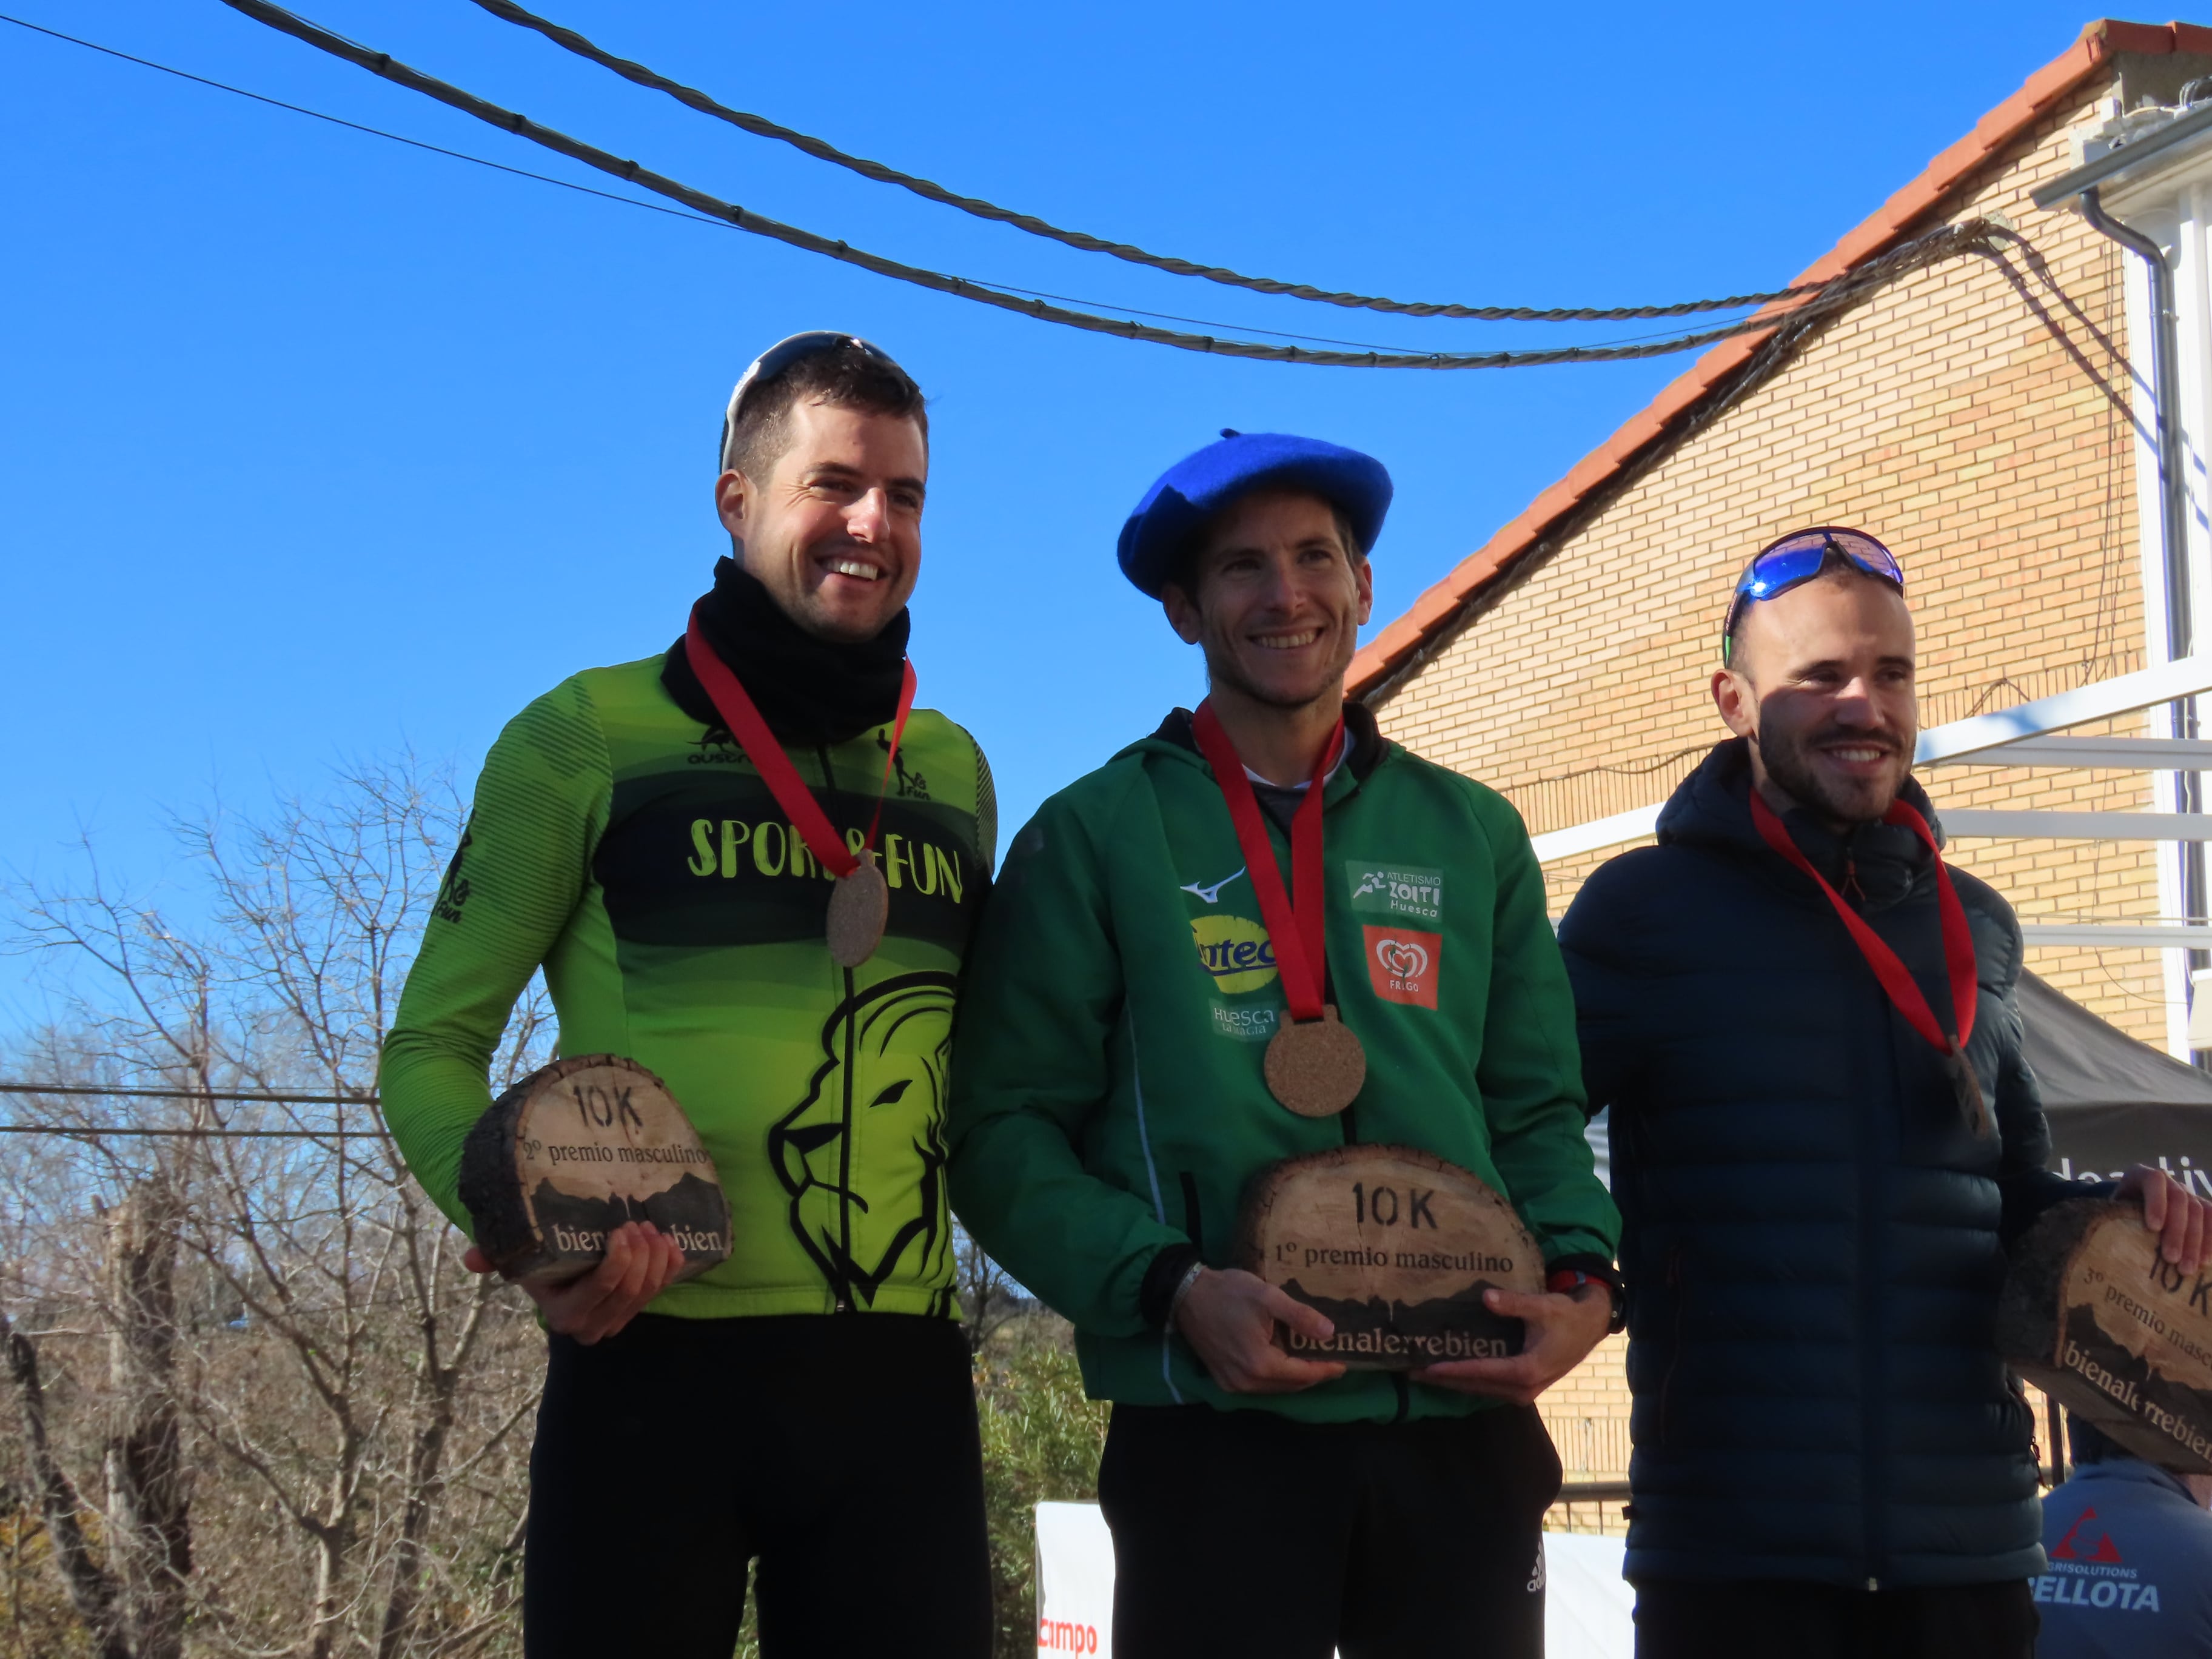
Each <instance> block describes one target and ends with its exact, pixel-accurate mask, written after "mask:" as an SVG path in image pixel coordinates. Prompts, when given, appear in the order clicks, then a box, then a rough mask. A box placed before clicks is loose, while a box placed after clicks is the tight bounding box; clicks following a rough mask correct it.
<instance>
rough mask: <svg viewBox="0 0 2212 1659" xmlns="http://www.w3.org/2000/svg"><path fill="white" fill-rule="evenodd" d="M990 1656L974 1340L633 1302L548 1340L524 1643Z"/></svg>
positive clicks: (705, 1656) (858, 1317) (901, 1324)
mask: <svg viewBox="0 0 2212 1659" xmlns="http://www.w3.org/2000/svg"><path fill="white" fill-rule="evenodd" d="M754 1556H757V1557H758V1558H759V1559H760V1582H759V1585H758V1588H757V1601H758V1602H759V1606H760V1632H761V1648H762V1651H763V1655H764V1656H766V1659H844V1656H848V1655H850V1656H854V1659H858V1656H861V1655H866V1656H868V1659H879V1656H881V1655H882V1654H884V1652H886V1651H888V1650H890V1648H892V1647H896V1649H897V1650H898V1651H899V1652H901V1653H902V1654H905V1653H911V1654H915V1655H917V1656H926V1659H939V1656H941V1659H986V1656H987V1655H988V1654H989V1652H990V1647H991V1583H990V1559H989V1555H988V1552H987V1547H986V1544H985V1541H984V1533H983V1476H982V1464H981V1452H980V1449H979V1447H978V1444H977V1441H976V1433H975V1395H974V1390H973V1387H972V1385H971V1383H970V1381H969V1364H968V1349H967V1344H966V1343H965V1341H964V1340H963V1339H962V1336H961V1334H960V1328H959V1327H958V1326H957V1325H956V1324H954V1323H953V1322H951V1320H949V1319H925V1318H921V1317H919V1316H908V1315H901V1314H850V1315H843V1316H788V1317H781V1316H779V1317H771V1318H757V1319H699V1320H694V1319H671V1318H666V1317H664V1316H656V1315H652V1314H646V1315H641V1316H639V1317H638V1318H637V1319H635V1320H634V1321H633V1322H631V1323H630V1324H629V1327H628V1328H625V1329H624V1330H623V1332H622V1333H621V1334H619V1335H617V1336H614V1337H611V1338H610V1339H609V1340H606V1341H605V1342H601V1343H599V1344H597V1345H595V1346H592V1347H588V1348H587V1347H584V1346H580V1345H579V1344H577V1343H575V1342H574V1341H571V1340H569V1339H568V1338H566V1337H560V1336H556V1337H554V1338H553V1339H552V1340H551V1346H550V1365H549V1369H548V1370H547V1374H546V1379H545V1400H544V1404H543V1405H542V1406H541V1407H539V1408H538V1440H537V1443H536V1445H535V1446H534V1447H533V1448H532V1451H531V1455H530V1529H529V1537H528V1542H527V1544H526V1547H525V1553H524V1557H523V1595H522V1619H523V1648H524V1651H525V1652H526V1654H527V1655H528V1656H529V1659H571V1656H574V1659H586V1656H588V1659H621V1656H626V1655H633V1654H634V1655H639V1656H643V1655H647V1654H650V1655H652V1656H653V1659H729V1655H730V1650H731V1649H732V1647H733V1646H734V1645H735V1644H736V1642H737V1635H738V1620H739V1618H740V1616H741V1614H742V1612H743V1609H744V1599H745V1564H746V1561H747V1559H749V1558H750V1557H754Z"/></svg>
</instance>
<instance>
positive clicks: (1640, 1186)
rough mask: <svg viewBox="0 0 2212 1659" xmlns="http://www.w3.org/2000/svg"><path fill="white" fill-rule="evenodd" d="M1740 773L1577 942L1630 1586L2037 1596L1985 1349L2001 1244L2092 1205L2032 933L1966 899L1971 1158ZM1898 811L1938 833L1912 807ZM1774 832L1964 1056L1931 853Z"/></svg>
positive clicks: (1998, 1394) (2024, 1444) (1733, 773)
mask: <svg viewBox="0 0 2212 1659" xmlns="http://www.w3.org/2000/svg"><path fill="white" fill-rule="evenodd" d="M1749 792H1750V761H1749V757H1748V756H1747V752H1746V750H1745V746H1744V744H1743V743H1742V741H1741V739H1737V740H1734V741H1731V742H1729V743H1724V744H1721V746H1720V747H1719V748H1717V749H1716V750H1714V751H1713V752H1712V754H1711V755H1710V756H1709V757H1706V759H1705V763H1703V764H1702V765H1701V766H1700V767H1699V769H1698V770H1697V771H1696V772H1695V773H1693V774H1692V775H1691V776H1690V778H1689V779H1688V780H1687V781H1686V782H1685V783H1684V784H1683V785H1682V787H1680V789H1678V790H1676V791H1675V793H1674V799H1672V800H1670V801H1668V804H1667V806H1666V809H1665V811H1663V812H1662V813H1661V815H1660V818H1659V842H1660V844H1659V845H1658V846H1656V847H1654V848H1641V849H1638V851H1635V852H1632V853H1627V854H1623V855H1622V856H1620V857H1619V858H1616V859H1614V860H1611V861H1610V862H1609V863H1607V864H1606V865H1605V866H1603V867H1602V868H1601V869H1600V870H1599V871H1598V872H1596V873H1595V875H1593V876H1592V877H1591V878H1589V881H1588V882H1587V883H1586V884H1584V885H1583V890H1582V891H1581V893H1580V894H1579V896H1577V898H1576V900H1575V902H1574V904H1573V906H1572V907H1571V908H1570V909H1569V910H1568V912H1567V915H1566V920H1565V922H1564V923H1563V924H1562V926H1561V927H1560V931H1559V942H1560V944H1561V945H1562V946H1564V947H1565V951H1566V958H1567V969H1568V972H1569V974H1570V975H1571V977H1572V979H1573V981H1574V987H1575V1000H1576V1004H1577V1010H1578V1013H1579V1017H1580V1027H1581V1034H1582V1047H1583V1079H1584V1081H1585V1082H1586V1084H1587V1085H1588V1086H1589V1100H1590V1104H1591V1107H1592V1109H1596V1108H1598V1107H1601V1106H1608V1105H1609V1106H1610V1107H1611V1108H1612V1144H1613V1198H1614V1200H1615V1201H1616V1202H1617V1203H1618V1204H1619V1205H1620V1211H1621V1216H1622V1219H1623V1222H1624V1228H1625V1231H1624V1234H1623V1240H1622V1245H1621V1252H1620V1262H1621V1267H1622V1270H1623V1273H1624V1275H1625V1276H1626V1279H1627V1281H1628V1285H1629V1299H1628V1310H1629V1356H1628V1376H1629V1384H1630V1387H1631V1389H1632V1390H1633V1392H1634V1395H1635V1406H1634V1410H1633V1424H1632V1437H1633V1439H1634V1443H1635V1451H1634V1455H1633V1457H1632V1462H1631V1466H1630V1479H1631V1482H1632V1486H1633V1489H1634V1498H1633V1501H1632V1504H1631V1506H1630V1510H1629V1533H1628V1558H1627V1576H1628V1577H1630V1578H1632V1579H1645V1578H1652V1579H1656V1578H1673V1579H1682V1578H1699V1579H1727V1578H1763V1579H1775V1578H1787V1579H1810V1580H1817V1581H1820V1582H1823V1583H1834V1584H1856V1585H1862V1586H1864V1585H1879V1586H1881V1587H1885V1588H1887V1587H1892V1586H1896V1587H1905V1586H1912V1585H1937V1584H1971V1583H1994V1582H1996V1581H1998V1580H2002V1579H2015V1578H2018V1579H2024V1578H2027V1577H2030V1576H2031V1575H2033V1574H2035V1573H2039V1572H2040V1571H2043V1569H2044V1559H2043V1550H2042V1546H2041V1543H2040V1542H2039V1540H2040V1536H2041V1530H2042V1528H2041V1525H2040V1522H2039V1513H2038V1505H2037V1502H2036V1469H2035V1462H2034V1458H2033V1454H2032V1453H2031V1450H2030V1435H2031V1431H2032V1428H2033V1425H2032V1422H2031V1417H2030V1413H2029V1411H2028V1409H2027V1405H2026V1404H2025V1402H2024V1401H2023V1400H2022V1398H2021V1395H2020V1393H2019V1390H2018V1387H2017V1385H2016V1383H2015V1382H2014V1380H2013V1379H2012V1377H2011V1376H2010V1375H2009V1374H2008V1372H2007V1370H2006V1369H2005V1367H2004V1365H2003V1364H2002V1362H2001V1361H2000V1360H1999V1358H1998V1357H1997V1352H1996V1344H1995V1342H1994V1340H1993V1338H1992V1334H1991V1332H1992V1326H1993V1324H1994V1321H1995V1316H1996V1301H1997V1291H1998V1287H1999V1285H2000V1284H2001V1283H2002V1279H2003V1277H2004V1270H2005V1261H2004V1251H2003V1243H2004V1241H2005V1240H2007V1239H2008V1238H2009V1237H2012V1236H2014V1235H2015V1233H2016V1232H2017V1231H2019V1230H2021V1228H2024V1227H2025V1226H2026V1225H2027V1223H2028V1222H2029V1221H2031V1220H2033V1218H2034V1216H2035V1215H2036V1214H2037V1213H2039V1212H2040V1211H2041V1210H2042V1209H2043V1208H2044V1207H2045V1206H2047V1205H2049V1204H2050V1203H2051V1202H2053V1201H2055V1200H2057V1199H2058V1198H2061V1197H2065V1196H2069V1195H2075V1194H2080V1193H2081V1192H2082V1191H2083V1190H2084V1188H2082V1187H2081V1186H2079V1185H2076V1184H2075V1183H2071V1182H2066V1181H2063V1180H2062V1179H2061V1178H2060V1177H2059V1176H2056V1175H2052V1174H2050V1173H2048V1172H2046V1171H2045V1170H2044V1169H2043V1163H2044V1158H2045V1155H2046V1153H2047V1152H2048V1150H2049V1133H2048V1131H2047V1130H2046V1129H2045V1125H2044V1121H2043V1107H2042V1102H2041V1100H2040V1098H2039V1096H2038V1094H2037V1092H2036V1085H2035V1079H2034V1076H2033V1073H2030V1072H2029V1070H2028V1068H2027V1063H2026V1061H2025V1060H2023V1059H2022V1058H2021V1032H2020V1018H2019V1015H2018V1013H2017V1012H2016V1011H2015V1008H2014V1006H2013V1000H2012V997H2013V987H2014V984H2015V981H2016V979H2017V977H2018V975H2019V972H2020V963H2021V933H2020V926H2019V923H2018V922H2017V921H2015V919H2014V916H2013V913H2012V908H2011V907H2010V906H2009V905H2008V904H2007V903H2006V902H2004V900H2003V899H2002V898H2000V897H1999V896H1997V894H1996V892H1995V891H1994V890H1992V889H1990V887H1989V886H1988V885H1987V884H1984V883H1983V882H1980V881H1978V880H1976V879H1975V878H1973V877H1972V876H1970V875H1967V874H1966V873H1964V872H1954V876H1953V879H1954V882H1955V883H1956V884H1957V888H1958V892H1959V896H1960V900H1961V902H1963V904H1964V906H1965V908H1966V915H1967V917H1968V919H1969V921H1971V922H1972V928H1973V935H1974V948H1975V952H1976V955H1977V957H1978V975H1977V977H1978V980H1979V981H1980V986H1979V1003H1978V1012H1977V1013H1976V1015H1975V1020H1974V1030H1973V1036H1972V1040H1971V1042H1969V1044H1968V1055H1969V1058H1970V1059H1971V1060H1972V1062H1973V1065H1974V1069H1975V1071H1976V1073H1978V1076H1979V1078H1980V1079H1981V1085H1982V1091H1983V1095H1984V1098H1985V1099H1986V1100H1987V1101H1988V1103H1989V1105H1990V1112H1991V1114H1992V1115H1993V1116H1994V1118H1995V1120H1996V1133H1995V1134H1994V1135H1989V1134H1984V1135H1980V1136H1978V1135H1977V1134H1976V1133H1974V1131H1973V1129H1972V1127H1971V1126H1970V1124H1969V1123H1968V1121H1967V1120H1966V1115H1965V1114H1964V1113H1963V1112H1962V1111H1961V1110H1960V1106H1959V1104H1958V1097H1957V1095H1956V1093H1955V1092H1954V1089H1953V1086H1952V1084H1951V1082H1950V1080H1949V1079H1948V1076H1947V1075H1946V1073H1945V1072H1944V1070H1943V1069H1942V1060H1941V1058H1940V1057H1939V1056H1938V1055H1937V1054H1936V1051H1935V1050H1934V1049H1933V1048H1929V1045H1928V1044H1927V1043H1926V1042H1924V1041H1923V1040H1922V1038H1921V1037H1920V1036H1919V1035H1918V1034H1917V1032H1915V1031H1914V1030H1913V1029H1912V1027H1911V1026H1910V1025H1908V1024H1906V1023H1905V1020H1904V1018H1903V1017H1902V1016H1900V1015H1899V1014H1898V1013H1897V1012H1895V1011H1894V1010H1893V1008H1892V1007H1891V1006H1890V1003H1889V1000H1888V998H1887V996H1885V995H1884V994H1883V992H1882V989H1881V985H1880V983H1879V982H1878V981H1876V980H1875V976H1874V973H1873V971H1872V969H1869V967H1868V965H1867V963H1866V961H1865V959H1864V958H1863V957H1862V956H1861V955H1860V954H1859V951H1858V948H1857V946H1856V945H1854V944H1853V943H1852V942H1851V939H1850V934H1849V933H1846V932H1845V931H1844V926H1843V924H1842V922H1841V921H1839V920H1838V918H1837V916H1836V915H1835V913H1834V912H1833V911H1832V909H1831V908H1829V906H1828V902H1827V901H1826V899H1825V898H1823V897H1822V896H1821V895H1820V890H1819V889H1818V888H1816V887H1815V886H1814V884H1813V883H1812V882H1811V881H1809V880H1808V879H1807V878H1806V877H1805V876H1804V874H1803V873H1802V872H1800V871H1798V870H1796V868H1794V867H1793V866H1790V864H1789V863H1787V862H1786V861H1784V860H1783V859H1781V858H1780V857H1778V856H1777V855H1776V854H1774V853H1773V852H1772V851H1771V850H1770V849H1769V848H1767V846H1766V845H1765V843H1764V842H1761V841H1760V840H1759V832H1758V831H1757V829H1754V828H1753V824H1752V821H1751V808H1750V799H1749ZM1905 799H1907V800H1909V801H1910V802H1911V804H1912V805H1915V806H1917V807H1918V808H1919V809H1920V810H1921V811H1923V813H1926V814H1927V815H1928V817H1929V819H1930V821H1931V822H1932V821H1933V820H1934V817H1935V813H1934V811H1932V809H1931V808H1930V807H1929V803H1928V799H1927V797H1926V795H1925V794H1923V793H1922V792H1921V790H1920V787H1919V786H1918V785H1917V784H1916V783H1911V782H1908V783H1907V784H1906V786H1905ZM1784 822H1785V823H1787V824H1788V825H1789V828H1790V833H1791V834H1792V835H1793V836H1795V837H1796V842H1797V844H1798V845H1799V846H1800V847H1801V848H1803V849H1804V851H1805V853H1806V854H1807V856H1808V858H1809V859H1810V860H1811V861H1812V863H1813V865H1814V868H1816V869H1818V870H1820V872H1821V873H1822V874H1824V875H1826V877H1827V878H1828V879H1829V881H1830V882H1832V884H1835V886H1836V887H1837V888H1838V890H1842V891H1843V892H1844V895H1845V896H1846V897H1848V898H1852V899H1853V900H1854V901H1855V902H1857V903H1858V904H1859V908H1860V909H1861V911H1862V913H1863V915H1865V916H1866V918H1867V920H1868V921H1869V923H1870V924H1871V926H1872V927H1874V929H1875V932H1876V933H1879V934H1880V935H1881V937H1882V938H1883V939H1885V940H1887V942H1888V944H1889V945H1890V946H1891V948H1892V949H1893V950H1895V951H1897V953H1898V955H1899V957H1902V958H1903V959H1904V961H1905V964H1906V965H1907V966H1908V967H1909V968H1910V969H1911V970H1912V973H1913V975H1914V977H1915V979H1917V981H1918V982H1919V984H1920V986H1921V988H1922V990H1923V993H1924V994H1926V996H1927V998H1928V1000H1929V1006H1931V1007H1932V1008H1934V1009H1935V1010H1936V1017H1937V1018H1938V1019H1939V1021H1940V1022H1941V1023H1942V1024H1943V1025H1944V1026H1945V1027H1946V1028H1948V1026H1949V1024H1950V1021H1951V1013H1950V1011H1951V1006H1952V1005H1951V997H1950V994H1949V991H1948V987H1947V984H1946V981H1945V978H1944V972H1943V955H1942V932H1941V924H1940V922H1939V920H1938V917H1937V913H1936V882H1935V874H1934V863H1933V859H1932V858H1931V856H1930V855H1929V853H1928V851H1927V849H1926V848H1924V847H1923V845H1922V844H1921V843H1920V842H1919V841H1918V840H1917V839H1916V838H1915V837H1914V836H1912V834H1911V832H1910V831H1909V830H1906V829H1898V828H1894V827H1892V826H1888V825H1884V824H1878V823H1877V824H1869V825H1865V826H1863V827H1860V828H1858V829H1855V830H1853V831H1852V832H1851V833H1850V835H1849V836H1837V835H1835V834H1833V833H1832V832H1830V831H1828V830H1826V829H1823V828H1821V827H1820V825H1819V824H1817V823H1814V822H1813V821H1812V820H1811V819H1809V818H1808V817H1806V816H1805V815H1804V814H1802V813H1799V812H1792V813H1790V814H1788V815H1787V816H1786V817H1785V818H1784ZM1940 834H1941V831H1940V829H1939V830H1938V835H1939V836H1940ZM1862 895H1863V896H1862Z"/></svg>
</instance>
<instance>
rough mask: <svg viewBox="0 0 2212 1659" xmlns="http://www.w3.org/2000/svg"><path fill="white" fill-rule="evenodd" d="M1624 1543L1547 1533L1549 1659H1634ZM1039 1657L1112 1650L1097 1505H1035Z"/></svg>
mask: <svg viewBox="0 0 2212 1659" xmlns="http://www.w3.org/2000/svg"><path fill="white" fill-rule="evenodd" d="M1620 1552H1621V1541H1620V1539H1618V1538H1597V1537H1593V1536H1591V1535H1590V1534H1587V1533H1568V1532H1547V1533H1546V1534H1544V1645H1545V1650H1546V1659H1632V1655H1633V1654H1634V1652H1635V1648H1636V1630H1635V1626H1634V1625H1633V1623H1632V1621H1631V1618H1630V1610H1631V1609H1632V1607H1633V1606H1634V1605H1635V1592H1634V1591H1633V1590H1632V1589H1630V1588H1629V1587H1628V1585H1627V1584H1626V1583H1624V1582H1623V1581H1622V1579H1621V1577H1620ZM1036 1580H1037V1656H1038V1659H1064V1656H1073V1655H1079V1654H1091V1655H1097V1656H1099V1659H1110V1656H1111V1655H1112V1653H1113V1651H1114V1538H1113V1534H1111V1533H1109V1532H1108V1531H1107V1529H1106V1520H1105V1517H1104V1516H1102V1515H1101V1514H1099V1512H1098V1506H1097V1504H1038V1505H1037V1506H1036Z"/></svg>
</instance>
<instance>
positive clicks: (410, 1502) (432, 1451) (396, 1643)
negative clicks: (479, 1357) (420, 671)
mask: <svg viewBox="0 0 2212 1659" xmlns="http://www.w3.org/2000/svg"><path fill="white" fill-rule="evenodd" d="M455 1380H456V1379H455V1378H453V1376H451V1375H450V1374H441V1375H440V1376H435V1377H433V1378H432V1379H431V1383H430V1386H431V1388H432V1389H433V1394H432V1401H431V1407H430V1413H429V1417H428V1420H427V1421H425V1422H424V1423H423V1425H422V1427H421V1429H420V1430H418V1431H417V1432H416V1436H415V1443H414V1445H413V1446H412V1447H411V1448H410V1455H409V1457H408V1460H407V1502H406V1504H405V1506H404V1508H403V1509H402V1510H401V1511H400V1516H399V1538H398V1543H397V1545H396V1546H395V1547H394V1548H393V1551H392V1595H391V1596H390V1598H389V1599H388V1600H386V1602H385V1604H384V1627H383V1629H382V1630H381V1631H380V1632H378V1633H377V1638H376V1659H397V1656H398V1655H399V1654H400V1653H402V1652H404V1650H405V1649H406V1645H407V1638H409V1637H410V1636H411V1635H412V1634H413V1633H414V1630H415V1615H416V1610H417V1608H418V1607H420V1606H421V1604H422V1568H423V1565H424V1559H425V1557H424V1549H423V1540H424V1539H425V1538H426V1537H427V1536H428V1533H429V1530H430V1517H431V1516H432V1515H433V1513H435V1510H436V1509H437V1506H438V1492H439V1487H440V1486H441V1474H440V1466H441V1464H442V1463H443V1462H444V1460H445V1454H446V1441H447V1437H448V1436H449V1435H450V1434H451V1432H452V1431H453V1384H454V1382H455Z"/></svg>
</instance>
